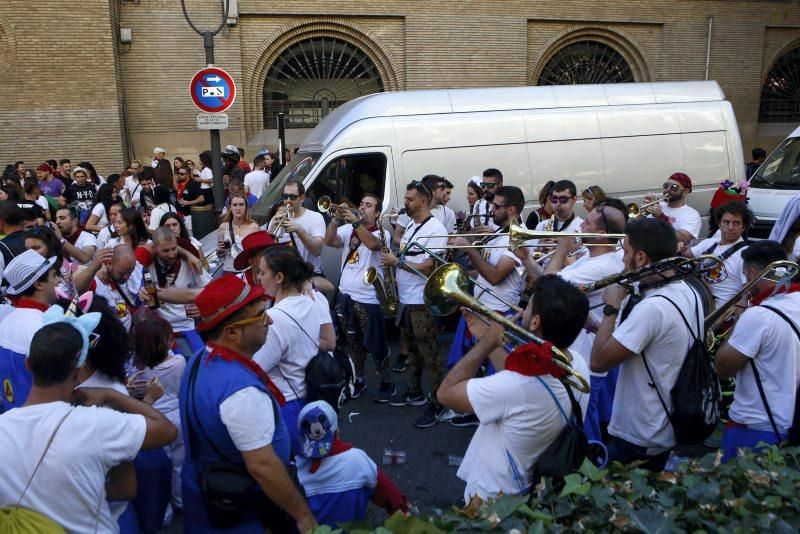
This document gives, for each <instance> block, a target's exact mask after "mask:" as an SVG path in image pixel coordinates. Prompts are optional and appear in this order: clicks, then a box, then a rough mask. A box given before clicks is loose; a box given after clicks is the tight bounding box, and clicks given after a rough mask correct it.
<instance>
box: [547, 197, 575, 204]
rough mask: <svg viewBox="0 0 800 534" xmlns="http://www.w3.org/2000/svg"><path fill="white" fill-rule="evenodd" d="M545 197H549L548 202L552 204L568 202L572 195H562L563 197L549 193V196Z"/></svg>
mask: <svg viewBox="0 0 800 534" xmlns="http://www.w3.org/2000/svg"><path fill="white" fill-rule="evenodd" d="M547 198H549V199H550V202H552V203H553V204H566V203H567V202H569V201H570V200H572V197H566V196H564V197H557V196H555V195H550V196H549V197H547Z"/></svg>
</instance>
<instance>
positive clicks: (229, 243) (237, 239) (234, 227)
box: [217, 193, 259, 274]
mask: <svg viewBox="0 0 800 534" xmlns="http://www.w3.org/2000/svg"><path fill="white" fill-rule="evenodd" d="M258 230H259V228H258V224H256V223H255V222H253V220H252V219H251V218H250V206H248V204H247V198H246V197H245V196H244V194H243V193H231V205H230V209H229V210H228V212H227V213H226V214H225V218H224V219H222V224H220V225H219V228H217V256H218V257H220V258H224V263H223V265H222V270H223V271H225V272H228V273H234V274H235V273H237V272H238V271H237V270H236V268H235V267H234V266H233V260H234V259H236V256H238V255H239V253H240V252H241V251H242V240H243V239H244V238H245V237H247V236H248V235H250V234H252V233H253V232H258Z"/></svg>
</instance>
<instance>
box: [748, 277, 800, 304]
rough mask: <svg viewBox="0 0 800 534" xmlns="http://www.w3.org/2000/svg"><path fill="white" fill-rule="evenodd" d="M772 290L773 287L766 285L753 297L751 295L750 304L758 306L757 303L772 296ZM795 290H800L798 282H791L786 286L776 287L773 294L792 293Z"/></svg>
mask: <svg viewBox="0 0 800 534" xmlns="http://www.w3.org/2000/svg"><path fill="white" fill-rule="evenodd" d="M773 290H774V288H772V287H768V288H766V289H765V290H764V291H761V292H760V293H758V294H757V295H756V296H755V297H753V298H752V299H751V300H750V306H758V305H759V304H761V303H762V302H764V301H765V300H767V299H768V298H769V297H771V296H773V295H772V292H773ZM796 291H800V284H796V283H792V284H789V285H788V286H782V287H781V288H780V289H778V291H775V294H776V295H780V294H781V293H787V294H788V293H794V292H796Z"/></svg>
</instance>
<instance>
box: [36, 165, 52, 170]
mask: <svg viewBox="0 0 800 534" xmlns="http://www.w3.org/2000/svg"><path fill="white" fill-rule="evenodd" d="M36 170H37V171H39V172H53V169H51V168H50V165H48V164H47V163H42V164H41V165H39V166H38V167H36Z"/></svg>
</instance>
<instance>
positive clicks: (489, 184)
mask: <svg viewBox="0 0 800 534" xmlns="http://www.w3.org/2000/svg"><path fill="white" fill-rule="evenodd" d="M497 185H498V184H496V183H494V182H481V187H482V188H484V189H488V188H492V187H495V186H497Z"/></svg>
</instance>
